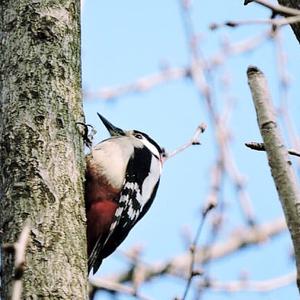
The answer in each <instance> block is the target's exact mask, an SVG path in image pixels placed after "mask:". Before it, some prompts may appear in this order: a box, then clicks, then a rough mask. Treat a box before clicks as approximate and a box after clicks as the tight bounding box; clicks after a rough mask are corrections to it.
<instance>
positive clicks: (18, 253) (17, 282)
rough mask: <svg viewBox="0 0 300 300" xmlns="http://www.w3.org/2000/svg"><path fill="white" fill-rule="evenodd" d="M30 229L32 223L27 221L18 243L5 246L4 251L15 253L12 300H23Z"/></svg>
mask: <svg viewBox="0 0 300 300" xmlns="http://www.w3.org/2000/svg"><path fill="white" fill-rule="evenodd" d="M30 228H31V225H30V221H29V220H27V221H26V222H25V225H24V227H23V229H22V231H21V233H20V236H19V239H18V241H17V242H15V243H13V244H4V245H3V250H4V251H6V252H9V253H14V282H13V287H12V296H11V300H21V299H22V290H23V285H22V277H23V274H24V270H25V254H26V247H27V244H28V240H29V235H30Z"/></svg>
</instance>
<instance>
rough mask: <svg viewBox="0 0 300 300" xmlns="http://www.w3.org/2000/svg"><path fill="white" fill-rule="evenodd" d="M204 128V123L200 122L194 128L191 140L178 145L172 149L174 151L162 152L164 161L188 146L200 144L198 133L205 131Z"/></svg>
mask: <svg viewBox="0 0 300 300" xmlns="http://www.w3.org/2000/svg"><path fill="white" fill-rule="evenodd" d="M205 129H206V124H204V123H201V124H200V125H199V126H198V127H197V129H196V131H195V133H194V135H193V137H192V138H191V140H190V141H189V142H187V143H186V144H184V145H182V146H180V147H178V148H177V149H176V150H174V151H172V152H170V153H168V152H164V162H165V161H167V160H168V159H169V158H172V157H174V156H175V155H177V154H178V153H180V152H182V151H184V150H185V149H187V148H189V147H190V146H193V145H200V135H201V134H202V133H203V132H204V131H205Z"/></svg>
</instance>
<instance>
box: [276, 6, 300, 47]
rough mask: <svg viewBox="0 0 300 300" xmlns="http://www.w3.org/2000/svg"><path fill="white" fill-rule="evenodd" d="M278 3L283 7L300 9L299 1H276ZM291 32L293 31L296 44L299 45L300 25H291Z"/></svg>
mask: <svg viewBox="0 0 300 300" xmlns="http://www.w3.org/2000/svg"><path fill="white" fill-rule="evenodd" d="M278 3H279V4H281V5H284V6H288V7H291V8H296V9H300V1H299V0H278ZM291 26H292V28H293V30H294V34H295V36H296V38H297V40H298V42H299V43H300V23H295V24H292V25H291Z"/></svg>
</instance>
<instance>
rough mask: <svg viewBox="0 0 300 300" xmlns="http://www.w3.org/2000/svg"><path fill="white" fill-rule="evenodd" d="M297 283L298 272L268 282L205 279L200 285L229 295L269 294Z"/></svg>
mask: <svg viewBox="0 0 300 300" xmlns="http://www.w3.org/2000/svg"><path fill="white" fill-rule="evenodd" d="M295 281H296V272H292V273H289V274H286V275H283V276H279V277H276V278H271V279H267V280H259V281H258V280H255V281H254V280H248V279H247V278H245V279H240V280H235V281H228V282H222V281H219V280H210V279H205V281H202V282H200V283H199V286H200V288H208V289H212V290H215V291H222V292H227V293H233V292H269V291H273V290H276V289H279V288H282V287H284V286H287V285H289V284H292V283H294V282H295Z"/></svg>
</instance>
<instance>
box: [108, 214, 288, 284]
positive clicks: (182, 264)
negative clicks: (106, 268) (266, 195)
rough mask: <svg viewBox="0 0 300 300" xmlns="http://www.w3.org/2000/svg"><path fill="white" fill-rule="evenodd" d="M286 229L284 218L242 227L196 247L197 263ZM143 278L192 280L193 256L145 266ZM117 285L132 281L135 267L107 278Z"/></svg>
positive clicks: (186, 255) (220, 255)
mask: <svg viewBox="0 0 300 300" xmlns="http://www.w3.org/2000/svg"><path fill="white" fill-rule="evenodd" d="M284 230H286V223H285V220H284V219H283V218H280V219H275V220H272V221H270V222H268V223H265V224H261V225H255V226H253V227H243V228H240V229H238V230H237V229H236V230H235V231H233V232H232V233H231V234H230V235H229V236H228V237H227V239H226V240H224V241H222V242H218V243H215V244H213V245H211V246H209V247H207V248H205V249H203V248H197V249H196V250H195V263H197V264H199V265H202V264H204V263H206V262H207V261H210V260H216V259H219V258H222V257H226V256H227V255H230V254H232V253H235V252H236V251H238V250H239V249H244V248H245V247H247V246H250V245H255V244H258V243H262V242H265V241H267V240H268V239H270V238H272V237H274V236H276V235H278V234H280V233H282V232H283V231H284ZM139 263H140V264H143V267H142V268H141V273H140V276H141V277H142V278H143V281H144V282H146V281H148V280H151V279H153V278H155V277H158V276H161V275H164V274H170V275H173V276H176V277H180V278H185V279H188V278H189V274H190V265H191V254H190V251H187V252H185V253H183V254H181V255H178V256H175V257H173V258H171V259H169V260H166V261H162V262H157V263H151V264H147V263H143V262H139ZM105 279H106V280H111V281H114V282H119V283H123V282H129V281H132V268H130V270H128V271H125V272H123V273H120V274H118V275H116V274H114V275H112V276H108V277H106V278H105Z"/></svg>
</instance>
